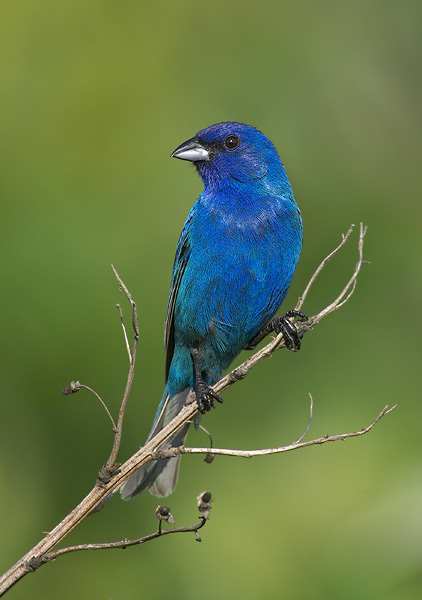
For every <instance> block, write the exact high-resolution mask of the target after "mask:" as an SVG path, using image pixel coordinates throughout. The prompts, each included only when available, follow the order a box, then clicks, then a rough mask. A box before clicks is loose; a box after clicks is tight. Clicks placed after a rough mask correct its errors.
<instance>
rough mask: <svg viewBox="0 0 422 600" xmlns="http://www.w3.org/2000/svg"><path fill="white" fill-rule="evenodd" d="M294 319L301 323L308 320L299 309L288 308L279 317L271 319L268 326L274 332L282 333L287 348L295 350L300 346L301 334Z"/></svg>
mask: <svg viewBox="0 0 422 600" xmlns="http://www.w3.org/2000/svg"><path fill="white" fill-rule="evenodd" d="M292 319H293V320H292ZM294 320H296V321H300V322H302V323H303V322H304V321H307V320H308V317H307V316H306V315H305V314H304V313H303V312H301V311H300V310H289V311H288V312H286V314H284V315H282V316H281V317H275V318H274V319H272V321H270V327H271V329H272V331H274V332H275V333H282V334H283V338H284V343H285V344H286V348H287V349H288V350H291V351H292V352H297V351H298V350H300V346H301V335H300V333H299V330H298V327H297V325H296V323H295V321H294Z"/></svg>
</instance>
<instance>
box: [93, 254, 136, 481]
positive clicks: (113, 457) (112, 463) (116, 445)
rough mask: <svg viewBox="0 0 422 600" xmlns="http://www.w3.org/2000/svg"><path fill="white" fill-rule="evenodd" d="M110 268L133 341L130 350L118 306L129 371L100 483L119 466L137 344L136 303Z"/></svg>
mask: <svg viewBox="0 0 422 600" xmlns="http://www.w3.org/2000/svg"><path fill="white" fill-rule="evenodd" d="M111 268H112V270H113V273H114V276H115V278H116V280H117V283H118V285H119V287H120V289H121V291H122V292H123V294H124V295H125V296H126V298H127V300H128V302H129V305H130V307H131V310H132V330H133V341H132V348H131V347H130V345H129V341H128V335H127V332H126V326H125V322H124V319H123V313H122V309H121V307H120V305H119V304H118V305H117V308H118V311H119V315H120V322H121V324H122V329H123V337H124V340H125V346H126V349H127V352H128V356H129V370H128V374H127V379H126V386H125V390H124V392H123V397H122V401H121V403H120V409H119V415H118V417H117V425H116V428H115V433H114V442H113V447H112V449H111V452H110V456H109V457H108V459H107V462H106V464H105V466H104V467H103V469H102V471H101V472H100V476H99V479H100V482H101V483H107V480H109V478H110V477H111V476H112V475H113V474H115V472H116V470H117V469H118V467H119V465H118V464H117V457H118V455H119V450H120V444H121V441H122V432H123V421H124V418H125V414H126V408H127V403H128V400H129V396H130V392H131V391H132V386H133V379H134V377H135V366H136V353H137V349H138V343H139V320H138V311H137V308H136V302H135V300H134V299H133V296H132V294H131V293H130V291H129V289H128V287H127V286H126V284H125V283H124V281H123V279H122V278H121V277H120V275H119V273H118V271H117V269H116V267H115V266H114V265H111Z"/></svg>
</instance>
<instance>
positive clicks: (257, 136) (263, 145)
mask: <svg viewBox="0 0 422 600" xmlns="http://www.w3.org/2000/svg"><path fill="white" fill-rule="evenodd" d="M172 157H174V158H180V159H182V160H188V161H191V162H193V163H194V164H195V166H196V167H197V169H198V171H199V173H200V175H201V177H202V179H203V181H204V184H205V186H206V187H211V188H213V187H218V186H220V185H221V184H223V185H224V184H226V183H229V182H230V181H232V182H233V181H235V182H238V183H245V184H252V183H253V182H259V181H263V180H265V181H266V182H267V183H269V182H272V183H273V184H276V183H277V182H278V181H279V180H280V183H281V182H282V180H284V179H285V178H286V179H287V176H286V174H285V171H284V168H283V165H282V163H281V160H280V157H279V155H278V153H277V150H276V149H275V147H274V145H273V144H272V142H271V141H270V140H269V139H268V138H267V137H266V136H265V135H264V134H263V133H261V131H259V130H258V129H256V128H255V127H252V126H251V125H246V124H244V123H236V122H232V121H227V122H224V123H217V124H215V125H211V126H210V127H207V128H206V129H202V130H201V131H199V132H198V133H197V134H196V135H195V136H194V137H193V138H190V139H189V140H186V142H183V144H180V146H178V147H177V148H176V149H175V150H174V151H173V153H172Z"/></svg>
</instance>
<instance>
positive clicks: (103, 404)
mask: <svg viewBox="0 0 422 600" xmlns="http://www.w3.org/2000/svg"><path fill="white" fill-rule="evenodd" d="M79 385H80V386H81V388H82V389H84V390H87V391H88V392H91V394H94V396H95V397H96V398H97V400H98V402H99V403H100V404H101V406H102V407H103V408H104V410H105V412H106V413H107V415H108V418H109V419H110V421H111V424H112V425H113V432H114V433H116V431H117V425H116V423H115V422H114V419H113V417H112V414H111V412H110V411H109V409H108V406H107V404H106V403H105V402H104V400H103V399H102V398H101V396H100V394H99V393H98V392H96V391H95V390H94V388H92V387H89V385H85V384H84V383H80V384H79Z"/></svg>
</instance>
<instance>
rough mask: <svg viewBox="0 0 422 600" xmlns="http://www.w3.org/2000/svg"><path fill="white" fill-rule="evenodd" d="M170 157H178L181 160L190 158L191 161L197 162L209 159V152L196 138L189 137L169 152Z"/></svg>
mask: <svg viewBox="0 0 422 600" xmlns="http://www.w3.org/2000/svg"><path fill="white" fill-rule="evenodd" d="M171 157H172V158H180V159H181V160H190V161H191V162H197V161H199V160H209V159H210V154H209V152H208V150H207V149H206V148H204V146H202V144H200V143H199V142H198V140H197V139H195V138H191V139H190V140H186V142H183V144H180V146H177V148H176V149H175V150H173V152H172V153H171Z"/></svg>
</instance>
